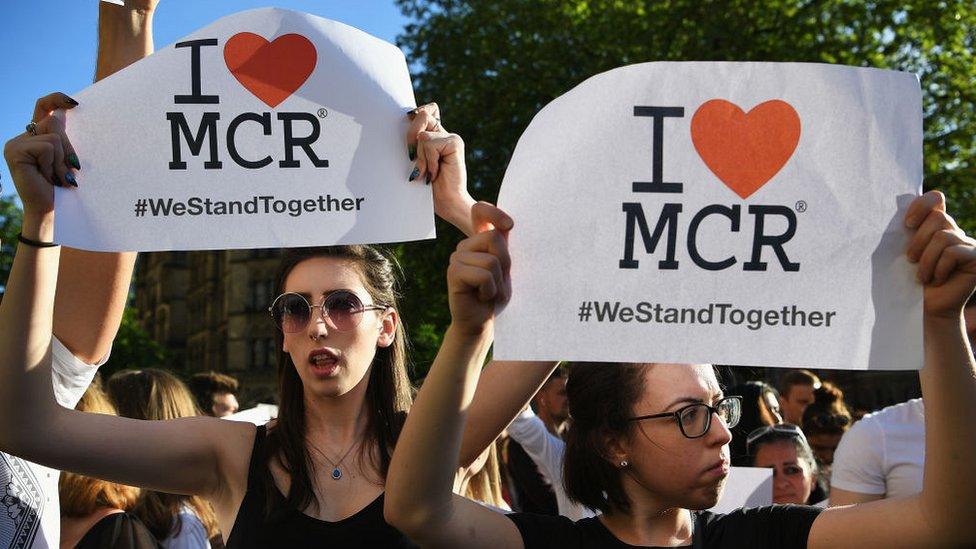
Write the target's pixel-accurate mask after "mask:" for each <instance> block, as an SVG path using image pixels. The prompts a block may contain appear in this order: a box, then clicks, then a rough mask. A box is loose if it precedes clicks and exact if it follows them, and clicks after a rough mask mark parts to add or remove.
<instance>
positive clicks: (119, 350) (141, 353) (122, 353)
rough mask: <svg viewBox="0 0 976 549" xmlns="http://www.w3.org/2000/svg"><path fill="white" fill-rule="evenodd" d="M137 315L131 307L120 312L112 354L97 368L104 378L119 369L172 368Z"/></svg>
mask: <svg viewBox="0 0 976 549" xmlns="http://www.w3.org/2000/svg"><path fill="white" fill-rule="evenodd" d="M138 317H139V315H138V314H137V312H136V310H135V309H133V308H132V307H128V308H126V310H125V312H124V313H123V314H122V324H121V325H120V326H119V333H118V335H117V336H115V341H114V342H113V343H112V355H111V357H110V358H109V360H108V362H107V363H105V365H104V366H102V367H101V368H99V371H100V372H101V373H102V377H103V378H104V379H108V378H109V377H111V375H112V374H114V373H115V372H117V371H119V370H123V369H128V368H133V369H141V368H164V369H172V368H171V366H172V365H170V364H168V361H167V356H166V351H165V349H163V347H162V346H161V345H160V344H159V343H156V342H155V341H154V340H153V339H152V337H151V336H150V335H149V332H147V331H146V330H145V329H144V328H143V327H142V326H141V325H139V320H138Z"/></svg>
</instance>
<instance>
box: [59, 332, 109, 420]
mask: <svg viewBox="0 0 976 549" xmlns="http://www.w3.org/2000/svg"><path fill="white" fill-rule="evenodd" d="M108 357H109V354H106V355H105V356H104V357H102V359H101V360H99V361H98V362H97V363H96V364H88V363H86V362H83V361H81V360H79V359H78V357H76V356H75V355H73V354H71V351H69V350H68V348H67V347H65V346H64V343H61V341H60V340H59V339H58V338H56V337H54V336H51V382H52V383H53V384H54V396H55V398H57V400H58V404H60V405H61V406H64V407H65V408H74V407H75V405H76V404H78V401H79V400H81V396H82V395H84V394H85V391H86V390H87V389H88V386H89V385H91V382H92V379H94V378H95V372H97V371H98V367H99V366H101V365H102V364H105V363H106V362H108Z"/></svg>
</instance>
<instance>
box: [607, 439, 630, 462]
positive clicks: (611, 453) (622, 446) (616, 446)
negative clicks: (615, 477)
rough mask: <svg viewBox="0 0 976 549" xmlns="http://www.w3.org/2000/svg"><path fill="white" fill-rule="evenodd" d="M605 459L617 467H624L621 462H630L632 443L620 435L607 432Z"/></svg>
mask: <svg viewBox="0 0 976 549" xmlns="http://www.w3.org/2000/svg"><path fill="white" fill-rule="evenodd" d="M603 440H604V444H603V452H602V453H603V459H605V460H607V461H608V462H610V465H612V466H613V467H614V468H616V469H622V468H624V467H626V466H621V463H630V445H629V444H628V442H627V441H626V440H623V439H622V437H620V436H618V435H612V434H606V435H604V437H603Z"/></svg>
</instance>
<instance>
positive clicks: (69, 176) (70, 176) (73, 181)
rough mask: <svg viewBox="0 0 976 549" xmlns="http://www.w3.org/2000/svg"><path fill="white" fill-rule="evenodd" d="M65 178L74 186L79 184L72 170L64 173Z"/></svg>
mask: <svg viewBox="0 0 976 549" xmlns="http://www.w3.org/2000/svg"><path fill="white" fill-rule="evenodd" d="M64 180H65V181H67V182H68V183H69V184H70V185H71V186H72V187H77V186H78V180H77V179H75V174H73V173H71V172H68V173H66V174H64Z"/></svg>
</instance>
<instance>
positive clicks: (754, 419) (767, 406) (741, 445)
mask: <svg viewBox="0 0 976 549" xmlns="http://www.w3.org/2000/svg"><path fill="white" fill-rule="evenodd" d="M726 395H729V396H732V395H738V396H740V397H742V416H741V418H740V419H739V423H738V425H736V426H735V427H733V428H732V442H730V443H729V456H730V457H731V460H732V465H733V466H735V467H749V466H751V465H752V457H751V456H750V455H749V451H748V448H747V444H746V441H747V439H748V437H749V433H752V432H753V431H755V430H756V429H758V428H760V427H765V426H768V425H775V424H777V423H782V422H783V417H782V415H780V407H779V398H778V396H779V395H778V394H777V393H776V389H775V388H773V386H772V385H770V384H768V383H765V382H762V381H747V382H745V383H740V384H739V385H736V386H734V387H731V388H729V389H728V390H727V391H726Z"/></svg>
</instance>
